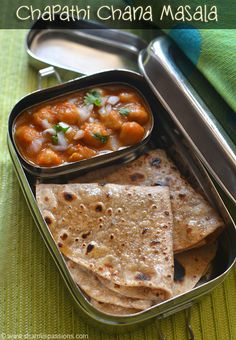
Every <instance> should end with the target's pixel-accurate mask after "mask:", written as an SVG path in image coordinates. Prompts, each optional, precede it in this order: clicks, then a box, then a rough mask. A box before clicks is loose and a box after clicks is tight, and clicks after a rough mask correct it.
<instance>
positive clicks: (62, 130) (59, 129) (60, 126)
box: [53, 123, 70, 133]
mask: <svg viewBox="0 0 236 340" xmlns="http://www.w3.org/2000/svg"><path fill="white" fill-rule="evenodd" d="M69 128H70V127H69V126H66V127H65V126H62V125H60V123H59V124H56V125H54V126H53V129H54V130H55V131H56V132H60V131H61V132H64V133H66V131H67V130H68V129H69Z"/></svg>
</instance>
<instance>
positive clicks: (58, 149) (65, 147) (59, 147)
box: [49, 144, 72, 151]
mask: <svg viewBox="0 0 236 340" xmlns="http://www.w3.org/2000/svg"><path fill="white" fill-rule="evenodd" d="M49 145H50V147H51V149H53V150H54V151H66V150H67V148H69V147H70V145H69V146H63V145H54V144H49ZM71 145H72V144H71Z"/></svg>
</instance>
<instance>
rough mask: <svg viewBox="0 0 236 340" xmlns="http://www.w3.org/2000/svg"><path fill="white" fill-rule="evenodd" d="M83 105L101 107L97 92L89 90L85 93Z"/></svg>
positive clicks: (99, 96)
mask: <svg viewBox="0 0 236 340" xmlns="http://www.w3.org/2000/svg"><path fill="white" fill-rule="evenodd" d="M84 103H85V104H86V105H89V104H94V105H95V106H101V105H102V98H101V95H100V93H99V92H98V91H96V90H91V91H89V92H87V93H86V96H85V97H84Z"/></svg>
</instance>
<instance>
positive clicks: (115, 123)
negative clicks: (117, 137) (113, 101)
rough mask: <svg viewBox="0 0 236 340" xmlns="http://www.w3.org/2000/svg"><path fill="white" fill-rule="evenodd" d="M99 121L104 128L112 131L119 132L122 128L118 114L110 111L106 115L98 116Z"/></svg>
mask: <svg viewBox="0 0 236 340" xmlns="http://www.w3.org/2000/svg"><path fill="white" fill-rule="evenodd" d="M100 119H101V121H102V122H103V124H104V125H105V127H107V128H109V129H112V130H120V129H121V126H122V119H121V116H120V114H119V113H118V112H117V111H115V110H112V111H111V112H110V113H108V114H107V115H100Z"/></svg>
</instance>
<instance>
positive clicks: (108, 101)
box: [107, 96, 120, 105]
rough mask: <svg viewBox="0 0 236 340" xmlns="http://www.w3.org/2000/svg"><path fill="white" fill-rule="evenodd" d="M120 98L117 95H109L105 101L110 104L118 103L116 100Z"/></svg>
mask: <svg viewBox="0 0 236 340" xmlns="http://www.w3.org/2000/svg"><path fill="white" fill-rule="evenodd" d="M119 100H120V98H119V97H117V96H110V97H109V98H108V99H107V103H108V104H111V105H116V104H117V103H118V101H119Z"/></svg>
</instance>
